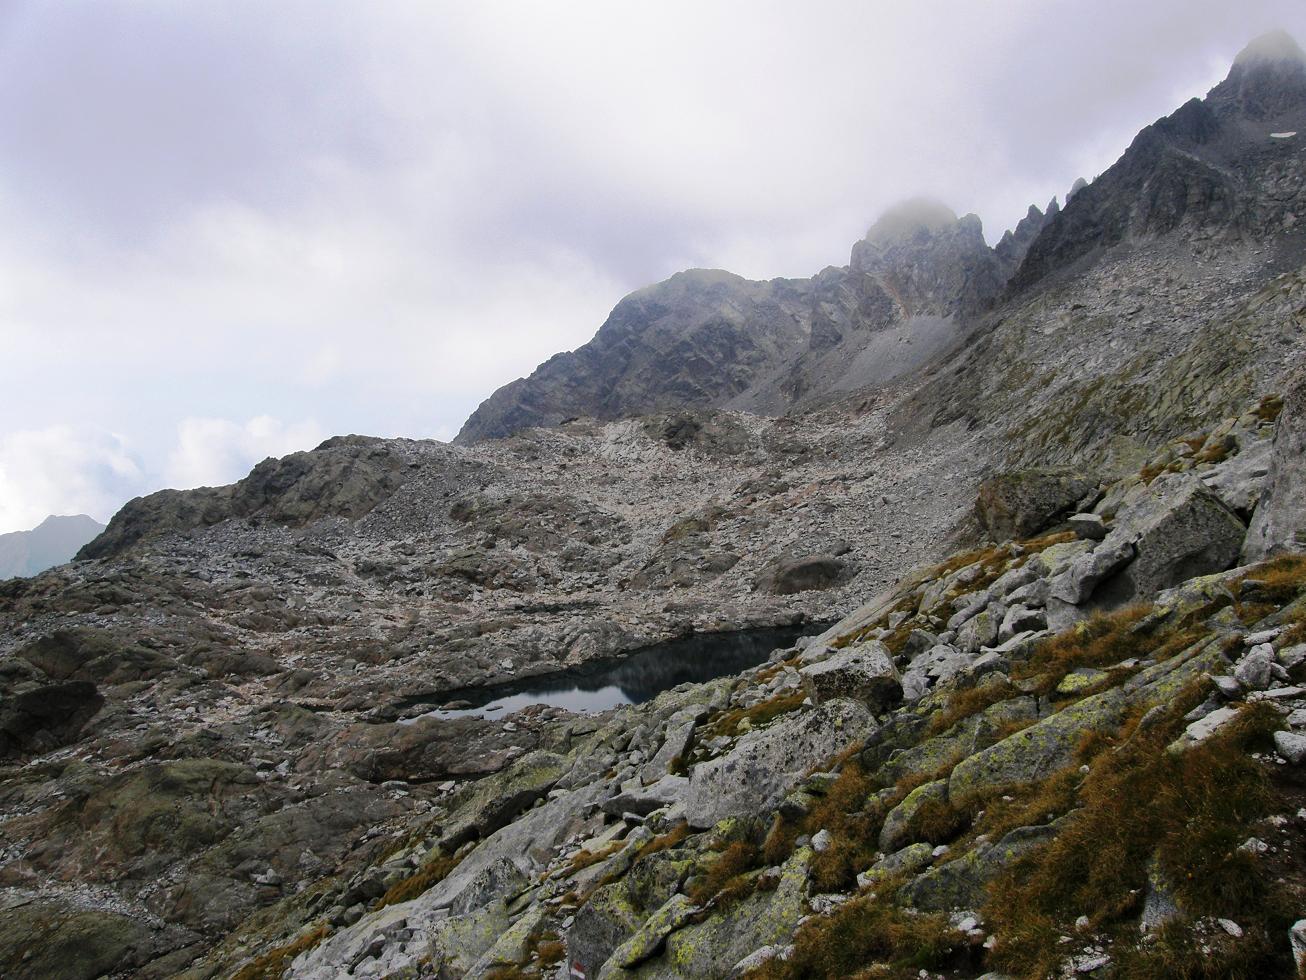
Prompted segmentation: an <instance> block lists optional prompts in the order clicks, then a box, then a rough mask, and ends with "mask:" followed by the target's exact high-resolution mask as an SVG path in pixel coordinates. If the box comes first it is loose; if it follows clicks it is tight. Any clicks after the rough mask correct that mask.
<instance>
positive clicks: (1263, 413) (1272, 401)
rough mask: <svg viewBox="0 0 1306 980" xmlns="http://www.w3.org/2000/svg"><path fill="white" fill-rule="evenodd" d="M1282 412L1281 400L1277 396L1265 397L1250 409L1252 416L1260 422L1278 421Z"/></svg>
mask: <svg viewBox="0 0 1306 980" xmlns="http://www.w3.org/2000/svg"><path fill="white" fill-rule="evenodd" d="M1282 411H1283V398H1282V397H1281V396H1279V395H1266V396H1265V397H1264V398H1262V399H1261V403H1260V404H1259V405H1257V406H1256V407H1255V408H1254V409H1252V414H1253V415H1255V416H1256V417H1257V418H1258V419H1260V420H1261V421H1262V422H1275V421H1278V418H1279V414H1280V413H1281V412H1282Z"/></svg>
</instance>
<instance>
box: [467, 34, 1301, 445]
mask: <svg viewBox="0 0 1306 980" xmlns="http://www.w3.org/2000/svg"><path fill="white" fill-rule="evenodd" d="M1299 134H1306V59H1304V58H1303V57H1302V53H1301V50H1300V48H1299V47H1297V45H1296V43H1295V42H1294V41H1293V40H1292V39H1291V38H1290V37H1288V36H1287V35H1281V34H1276V35H1272V36H1270V37H1269V38H1268V39H1262V40H1260V41H1257V42H1254V43H1253V44H1252V45H1249V47H1248V49H1247V50H1246V51H1244V52H1243V54H1241V55H1240V56H1239V58H1238V60H1237V61H1236V62H1235V64H1234V66H1233V68H1232V69H1231V71H1230V73H1229V76H1228V77H1227V78H1226V79H1225V80H1224V81H1223V82H1221V83H1220V84H1219V85H1217V86H1216V87H1215V88H1214V89H1212V90H1211V92H1210V93H1209V94H1208V95H1207V96H1206V98H1205V99H1203V100H1198V99H1193V100H1191V101H1190V102H1188V103H1187V104H1186V105H1184V106H1182V107H1181V108H1180V109H1179V110H1178V111H1176V112H1175V113H1173V114H1172V115H1170V116H1168V117H1166V118H1164V119H1161V120H1159V121H1158V122H1156V123H1155V124H1153V125H1152V126H1149V127H1147V128H1146V129H1145V130H1143V132H1141V133H1140V134H1139V135H1138V137H1137V138H1136V139H1135V140H1134V142H1133V143H1132V144H1131V145H1130V147H1129V148H1128V149H1127V150H1126V152H1125V153H1124V155H1123V156H1122V157H1121V158H1120V160H1119V161H1118V162H1117V163H1116V164H1114V165H1113V166H1112V167H1111V168H1109V169H1108V170H1107V171H1106V172H1105V173H1103V174H1102V175H1101V176H1100V177H1099V178H1097V179H1096V180H1094V181H1093V182H1092V183H1091V184H1085V185H1082V186H1081V185H1080V184H1079V183H1077V184H1076V191H1075V193H1074V194H1073V195H1071V196H1069V197H1068V203H1067V205H1066V207H1065V208H1063V209H1058V208H1049V210H1048V212H1047V213H1042V212H1038V211H1037V209H1034V210H1031V212H1030V213H1029V214H1027V215H1026V217H1025V218H1024V219H1022V221H1021V222H1020V223H1019V224H1018V225H1017V227H1016V229H1014V230H1013V231H1012V232H1009V233H1008V235H1007V236H1004V238H1003V240H1002V241H1001V242H999V244H998V246H997V247H995V248H993V249H990V248H989V247H988V246H987V244H986V243H985V242H984V239H983V235H982V233H981V230H980V227H979V223H978V219H976V218H975V217H974V216H973V215H971V216H967V217H965V218H962V219H959V220H958V219H955V216H953V215H952V214H951V212H949V211H947V209H945V208H942V206H940V205H937V204H930V203H928V202H919V201H918V202H909V203H908V204H907V205H903V206H900V207H899V208H897V209H894V210H892V211H891V212H890V213H888V214H886V215H885V216H884V217H883V218H882V219H881V221H880V222H878V223H877V225H876V226H874V227H873V228H872V229H871V231H870V232H869V233H868V235H867V238H866V239H865V240H863V241H861V242H858V243H857V244H856V245H855V246H854V248H853V256H852V261H851V263H850V265H849V266H847V267H845V268H843V269H826V270H825V271H823V272H821V273H820V274H818V275H817V276H815V277H813V278H812V279H810V280H773V281H772V282H770V283H746V282H745V281H744V280H740V279H738V277H732V276H730V275H729V274H727V273H721V272H710V273H709V272H702V271H694V272H689V273H680V274H679V275H678V276H673V277H672V279H670V280H668V281H667V282H665V283H661V284H658V285H656V286H650V287H647V288H646V289H643V290H640V291H639V292H637V293H634V294H632V296H630V297H628V298H627V299H626V300H623V301H622V302H621V303H620V304H618V306H617V308H616V309H615V310H614V311H613V313H612V316H611V317H609V319H608V321H607V322H606V323H605V324H604V325H603V327H601V328H600V330H599V332H598V334H597V335H596V336H595V338H594V339H593V340H592V341H591V342H590V343H589V344H586V345H584V346H582V347H581V348H579V349H578V350H576V351H574V352H572V353H568V354H559V355H556V356H555V357H554V358H552V359H551V360H550V361H548V362H547V363H546V364H544V365H542V366H541V367H540V368H539V369H538V370H537V371H536V372H535V373H534V374H532V375H531V377H530V378H527V379H521V380H518V381H515V382H512V383H511V384H509V385H507V386H505V387H504V388H502V389H500V390H499V391H498V392H496V393H495V394H494V395H492V396H491V397H490V398H489V399H487V401H486V402H485V403H484V404H483V405H482V406H481V407H480V408H478V409H477V411H476V412H475V413H473V415H472V416H471V418H469V419H468V421H467V423H466V424H465V425H464V427H463V430H462V431H461V432H460V433H459V436H458V439H457V441H458V442H459V443H470V442H474V441H476V440H480V439H485V438H494V437H499V436H503V435H506V434H508V433H511V432H514V431H517V430H518V429H520V428H523V427H527V426H532V425H553V424H557V423H558V422H559V421H561V420H563V419H566V418H571V417H575V416H581V415H588V416H594V417H597V418H605V419H611V418H619V417H621V416H623V415H637V414H641V413H643V412H647V411H658V410H665V409H667V408H670V407H678V406H695V407H727V408H739V409H743V410H746V411H754V412H762V413H765V414H772V415H774V414H781V413H784V412H788V411H794V410H802V409H804V408H805V407H810V406H811V405H813V404H817V403H821V402H823V401H826V400H828V399H829V398H831V397H840V396H841V395H842V396H847V395H848V394H850V393H852V392H858V391H870V392H874V391H881V390H884V389H885V388H886V386H890V387H891V386H893V385H895V384H896V383H900V382H901V381H902V380H903V379H909V378H912V377H913V376H914V375H915V374H916V373H917V372H918V371H920V370H921V369H923V368H925V367H926V365H927V364H929V363H930V362H931V360H933V359H934V358H936V357H938V356H939V355H940V354H943V353H945V352H947V351H949V350H951V349H960V350H961V351H962V353H963V354H965V353H966V352H968V351H972V350H973V349H974V348H975V346H976V343H975V337H974V333H975V332H976V331H978V332H979V333H980V334H981V335H982V334H983V333H985V332H987V331H991V330H993V329H995V328H1001V326H1002V325H1003V324H1004V323H1006V322H1007V321H1010V320H1011V319H1012V318H1013V317H1014V318H1020V317H1021V316H1022V315H1023V313H1024V311H1025V310H1027V309H1028V308H1029V307H1030V305H1031V304H1038V303H1039V302H1040V300H1041V295H1042V293H1043V292H1044V291H1045V290H1046V289H1047V288H1048V284H1049V283H1051V284H1052V287H1051V288H1053V289H1056V288H1058V287H1057V285H1056V280H1058V278H1061V279H1064V280H1065V283H1064V285H1065V286H1066V287H1067V290H1068V291H1070V292H1073V291H1074V287H1075V284H1076V283H1077V282H1078V281H1079V280H1080V279H1081V278H1082V277H1083V276H1084V275H1090V274H1094V273H1097V274H1101V272H1100V270H1099V269H1098V268H1097V267H1098V266H1100V265H1101V264H1102V263H1108V264H1114V266H1115V268H1113V269H1112V271H1111V273H1110V275H1111V276H1112V277H1115V278H1119V279H1121V280H1122V281H1123V282H1124V283H1125V284H1126V286H1127V285H1128V284H1129V283H1130V281H1131V280H1134V279H1137V278H1140V277H1141V276H1145V275H1146V274H1147V273H1148V269H1147V266H1148V264H1149V262H1148V259H1149V258H1151V257H1154V256H1155V254H1156V253H1158V252H1162V253H1163V252H1166V251H1169V252H1171V253H1173V254H1171V255H1170V256H1168V257H1167V258H1166V260H1165V261H1164V263H1162V264H1163V265H1164V266H1165V267H1166V269H1167V272H1169V271H1171V270H1176V271H1178V272H1179V273H1180V275H1181V277H1184V276H1186V275H1187V274H1190V273H1191V272H1192V271H1198V270H1196V269H1193V267H1200V266H1208V267H1210V266H1214V268H1213V269H1209V271H1214V272H1216V273H1217V275H1218V276H1219V277H1220V281H1221V282H1222V283H1226V284H1227V285H1231V286H1235V287H1236V288H1238V289H1239V290H1240V291H1239V294H1238V295H1239V296H1240V298H1242V299H1244V300H1245V299H1246V298H1247V297H1248V296H1249V295H1250V293H1251V292H1253V291H1254V290H1255V289H1256V288H1259V287H1261V286H1264V285H1265V284H1266V282H1267V281H1268V280H1269V279H1270V278H1272V277H1273V276H1274V275H1275V274H1278V273H1284V272H1291V271H1294V270H1296V269H1297V268H1299V267H1300V265H1301V263H1302V259H1303V255H1306V249H1304V242H1306V239H1303V237H1302V229H1301V227H1300V225H1299V221H1300V216H1301V214H1302V213H1303V207H1304V206H1306V186H1304V182H1303V177H1302V174H1303V168H1302V166H1301V141H1302V140H1303V139H1306V136H1302V135H1299ZM1054 203H1055V202H1054ZM1266 250H1269V252H1270V253H1272V254H1269V255H1267V254H1265V253H1266ZM1248 253H1252V254H1250V255H1249V254H1248ZM1136 264H1141V265H1142V268H1140V269H1135V268H1133V266H1134V265H1136ZM1225 292H1226V295H1227V294H1228V290H1225ZM1204 299H1205V300H1206V301H1207V302H1208V303H1209V300H1210V297H1209V296H1208V297H1204ZM1176 304H1177V305H1178V306H1179V307H1180V308H1182V307H1184V306H1185V305H1186V303H1185V301H1184V299H1183V298H1182V297H1181V298H1178V299H1177V300H1176ZM1071 305H1072V306H1074V307H1077V308H1084V309H1086V310H1088V311H1090V315H1093V314H1104V315H1106V316H1108V317H1112V318H1114V317H1116V316H1119V313H1118V312H1115V311H1111V310H1109V309H1107V310H1102V309H1101V308H1100V304H1093V303H1089V302H1084V301H1083V300H1080V299H1079V298H1078V297H1076V298H1075V300H1074V301H1073V302H1072V304H1071ZM1144 305H1158V306H1159V304H1149V303H1147V302H1146V299H1145V301H1144ZM1192 309H1193V311H1194V312H1195V313H1197V314H1198V315H1200V314H1202V313H1208V314H1209V306H1202V305H1198V304H1194V305H1193V306H1192ZM1224 315H1226V311H1223V310H1222V311H1220V314H1219V316H1220V317H1223V316H1224ZM1213 319H1215V318H1213ZM1162 323H1164V321H1162ZM1157 329H1158V330H1160V331H1164V332H1165V334H1166V336H1164V337H1162V338H1159V339H1162V340H1165V341H1167V342H1168V343H1170V344H1171V345H1173V344H1174V342H1175V341H1177V340H1181V339H1182V338H1183V333H1182V332H1175V333H1174V334H1172V333H1171V331H1170V329H1169V327H1168V325H1164V326H1158V328H1157ZM1092 336H1093V334H1092V332H1091V331H1088V332H1085V331H1080V332H1079V333H1078V337H1077V339H1078V340H1080V341H1085V340H1088V339H1091V338H1092ZM1071 339H1072V342H1073V341H1074V340H1075V339H1076V338H1071ZM1081 356H1088V355H1087V352H1085V351H1081V350H1079V349H1075V348H1074V347H1072V349H1070V350H1068V351H1066V352H1065V357H1064V358H1063V360H1064V361H1066V362H1067V363H1074V362H1075V361H1076V360H1078V359H1079V358H1080V357H1081ZM1022 388H1023V386H1021V385H1015V386H1010V385H1009V386H1008V387H1006V388H1004V389H1002V390H1003V392H1017V391H1021V390H1022ZM1243 395H1244V396H1245V393H1243ZM673 402H674V403H675V404H673ZM1211 418H1214V416H1211V417H1209V418H1208V419H1207V421H1209V420H1210V419H1211Z"/></svg>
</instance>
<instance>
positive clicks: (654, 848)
mask: <svg viewBox="0 0 1306 980" xmlns="http://www.w3.org/2000/svg"><path fill="white" fill-rule="evenodd" d="M688 836H689V824H687V823H679V824H676V826H674V827H672V828H671V829H670V830H668V831H667V832H666V833H665V834H659V835H658V836H657V837H654V838H653V839H652V840H651V841H649V842H648V843H647V844H645V845H644V846H643V847H641V848H640V849H639V851H638V852H636V854H635V860H636V861H639V860H641V859H642V858H646V857H648V856H649V855H650V854H657V853H658V852H659V851H669V850H671V849H672V848H676V847H679V846H680V845H681V844H683V843H684V842H685V838H686V837H688Z"/></svg>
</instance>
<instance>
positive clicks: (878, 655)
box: [799, 640, 902, 714]
mask: <svg viewBox="0 0 1306 980" xmlns="http://www.w3.org/2000/svg"><path fill="white" fill-rule="evenodd" d="M799 674H801V675H802V679H803V690H804V691H806V692H807V694H808V696H809V697H810V698H811V699H812V701H813V702H815V703H816V704H825V703H826V702H828V701H831V700H835V699H839V698H848V699H852V700H856V701H860V702H862V703H863V704H865V705H866V706H867V707H869V708H870V709H871V711H872V712H873V713H875V714H879V713H880V712H883V711H884V710H885V709H886V708H889V707H892V706H893V705H895V704H897V703H898V702H899V701H901V700H902V679H901V678H900V677H899V675H898V669H897V668H896V667H895V666H894V665H893V657H892V656H891V655H890V654H889V651H888V649H887V648H886V647H885V646H884V644H882V643H880V642H879V641H878V640H872V641H870V642H869V643H858V644H856V645H854V646H850V647H847V648H846V649H843V650H840V651H839V652H838V653H836V654H834V655H833V656H832V657H830V658H829V659H827V660H823V661H821V662H820V663H815V664H809V665H808V666H806V667H803V668H802V669H801V670H800V671H799Z"/></svg>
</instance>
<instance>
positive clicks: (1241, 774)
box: [985, 695, 1286, 978]
mask: <svg viewBox="0 0 1306 980" xmlns="http://www.w3.org/2000/svg"><path fill="white" fill-rule="evenodd" d="M1193 697H1194V696H1193V695H1190V696H1188V697H1186V698H1185V699H1184V700H1182V701H1176V702H1175V703H1174V704H1173V706H1172V707H1171V709H1170V711H1169V712H1168V714H1167V719H1166V721H1165V722H1164V723H1162V724H1159V725H1154V726H1151V727H1150V728H1149V729H1148V730H1147V731H1142V730H1135V731H1126V732H1125V733H1123V739H1122V741H1121V742H1120V744H1119V745H1118V746H1116V747H1114V748H1100V750H1099V751H1098V752H1097V755H1096V757H1095V759H1094V760H1093V762H1092V768H1091V770H1090V772H1089V774H1088V775H1087V776H1086V777H1085V778H1084V781H1083V783H1082V784H1081V785H1080V786H1079V787H1077V789H1076V791H1075V800H1074V802H1075V804H1076V812H1075V815H1074V817H1073V818H1072V819H1071V820H1070V821H1069V822H1068V823H1067V824H1066V825H1065V826H1064V827H1063V828H1062V829H1061V831H1060V833H1059V834H1058V835H1057V837H1056V838H1054V839H1053V840H1052V841H1051V842H1049V843H1048V844H1047V845H1046V846H1045V847H1043V848H1041V849H1039V850H1038V851H1036V852H1034V853H1033V854H1031V855H1029V856H1027V857H1025V858H1023V859H1021V860H1020V861H1017V862H1016V863H1015V864H1014V865H1013V866H1012V867H1011V868H1009V869H1007V871H1005V872H1004V873H1003V874H1002V875H1001V876H999V878H998V880H997V881H996V882H994V884H993V885H992V886H991V888H990V899H989V902H988V904H987V905H986V908H985V917H986V918H987V919H988V920H989V921H990V922H992V923H993V924H994V926H995V928H996V931H997V933H998V936H999V942H1000V944H999V947H998V950H997V952H996V957H995V959H996V961H997V963H996V965H997V966H999V967H1001V968H1002V969H1004V970H1006V971H1008V972H1011V973H1014V974H1016V975H1018V976H1021V977H1029V978H1033V977H1042V976H1046V975H1049V974H1051V973H1054V972H1055V969H1056V966H1057V961H1058V959H1059V956H1060V954H1059V952H1058V944H1057V938H1058V936H1059V935H1061V934H1062V933H1063V932H1065V931H1066V930H1068V929H1069V923H1070V922H1071V921H1072V920H1073V919H1074V918H1075V917H1076V916H1078V915H1080V914H1087V915H1089V916H1090V919H1091V920H1092V923H1093V927H1094V928H1104V927H1110V926H1112V925H1113V924H1115V923H1119V922H1121V921H1122V920H1124V919H1126V918H1129V917H1132V916H1133V915H1134V914H1135V913H1136V912H1137V911H1138V908H1139V903H1140V901H1141V897H1142V895H1143V894H1144V892H1145V885H1146V877H1147V865H1148V862H1149V860H1150V859H1151V857H1152V855H1153V854H1156V855H1157V856H1158V859H1159V861H1160V864H1161V867H1162V869H1163V870H1164V873H1165V874H1166V875H1167V877H1168V878H1169V880H1171V881H1173V882H1174V883H1175V887H1176V892H1177V895H1178V897H1179V900H1180V902H1181V904H1182V906H1183V907H1184V908H1185V909H1186V910H1188V911H1190V912H1191V913H1192V914H1193V915H1196V916H1201V915H1216V916H1228V917H1241V918H1239V921H1247V920H1248V919H1251V920H1252V921H1275V920H1276V916H1281V915H1282V913H1281V912H1277V911H1276V910H1275V904H1276V903H1275V901H1274V899H1273V889H1272V887H1271V885H1270V883H1269V882H1268V881H1267V880H1266V879H1265V878H1264V877H1263V876H1262V875H1261V874H1260V873H1259V868H1258V860H1257V858H1255V857H1254V856H1252V855H1249V854H1246V853H1244V852H1242V851H1239V850H1238V849H1237V847H1238V844H1239V843H1241V841H1242V840H1244V839H1246V837H1247V836H1248V835H1249V833H1250V828H1251V825H1252V823H1253V822H1254V821H1255V820H1257V819H1258V818H1260V817H1261V816H1263V815H1265V813H1267V812H1269V810H1270V808H1271V807H1272V804H1273V794H1272V791H1271V789H1270V787H1269V782H1268V779H1267V777H1266V773H1265V770H1264V768H1263V767H1262V766H1261V765H1260V764H1259V763H1258V762H1256V761H1255V760H1254V759H1252V758H1251V757H1250V756H1249V754H1248V751H1249V749H1250V748H1252V747H1263V745H1264V743H1265V741H1266V739H1267V738H1268V733H1269V732H1270V731H1271V730H1272V729H1273V728H1274V727H1275V726H1277V725H1278V724H1279V721H1278V716H1277V713H1276V712H1275V711H1274V709H1273V708H1270V707H1268V706H1266V705H1254V706H1250V707H1248V708H1246V709H1244V711H1243V714H1242V715H1241V716H1240V719H1239V721H1238V722H1237V723H1236V724H1235V725H1234V726H1231V728H1230V730H1229V731H1227V732H1223V733H1221V734H1220V735H1217V736H1216V737H1215V738H1212V739H1211V740H1210V741H1208V742H1206V743H1204V744H1203V745H1201V746H1198V747H1196V748H1194V749H1191V750H1189V751H1188V752H1185V753H1183V754H1182V755H1180V756H1178V757H1176V756H1173V755H1171V754H1169V753H1168V752H1166V751H1165V746H1166V745H1167V744H1168V742H1169V741H1170V740H1171V739H1172V738H1173V737H1174V736H1175V735H1176V734H1177V732H1178V731H1179V730H1181V728H1182V724H1183V723H1182V716H1183V712H1184V711H1185V710H1187V709H1188V708H1189V707H1190V706H1191V703H1192V700H1193ZM1104 744H1109V742H1099V743H1098V746H1101V745H1104ZM1093 748H1096V747H1090V748H1088V749H1086V751H1093ZM1067 778H1068V777H1067V776H1066V774H1064V773H1062V774H1059V775H1058V776H1057V777H1055V779H1056V783H1057V785H1054V786H1049V787H1045V788H1044V789H1042V790H1036V791H1035V792H1034V793H1033V794H1032V796H1031V798H1030V801H1029V803H1028V804H1026V805H1025V806H1024V809H1025V810H1026V811H1028V809H1029V808H1030V807H1032V806H1033V805H1035V803H1037V805H1038V806H1044V805H1046V806H1048V807H1049V812H1055V810H1056V809H1058V808H1061V807H1064V806H1065V804H1066V799H1067V793H1068V792H1069V790H1070V787H1069V786H1067V785H1065V781H1066V780H1067ZM1029 815H1030V814H1029V813H1028V812H1025V813H1020V814H1017V813H1009V814H1007V815H1006V819H1005V820H1002V817H1003V814H1001V813H999V814H998V816H997V818H998V819H999V820H1001V822H1002V823H1007V822H1009V821H1010V820H1014V819H1024V818H1026V817H1028V816H1029ZM985 821H986V822H987V821H988V815H987V814H986V816H985ZM995 829H996V827H995ZM1284 928H1286V924H1285V925H1284ZM1129 975H1130V976H1132V975H1134V974H1129ZM1139 975H1140V976H1148V975H1149V974H1139ZM1151 975H1160V974H1151ZM1264 975H1272V974H1264Z"/></svg>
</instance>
